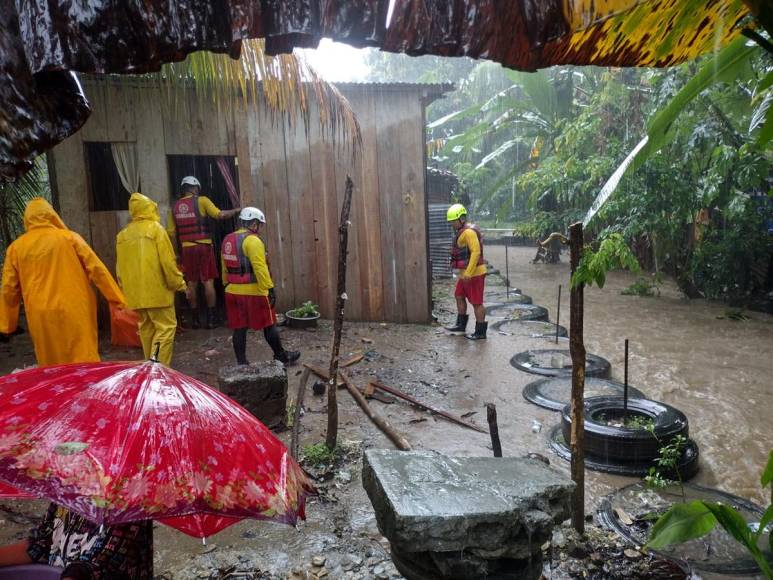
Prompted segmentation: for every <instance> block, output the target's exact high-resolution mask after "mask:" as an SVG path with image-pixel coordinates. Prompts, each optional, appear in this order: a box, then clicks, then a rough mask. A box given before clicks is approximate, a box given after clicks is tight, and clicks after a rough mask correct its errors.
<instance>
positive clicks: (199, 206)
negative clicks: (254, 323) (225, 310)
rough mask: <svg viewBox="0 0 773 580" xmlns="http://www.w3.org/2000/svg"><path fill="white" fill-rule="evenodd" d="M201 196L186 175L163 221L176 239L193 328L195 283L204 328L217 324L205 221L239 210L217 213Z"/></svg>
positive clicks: (196, 319) (212, 256) (214, 271)
mask: <svg viewBox="0 0 773 580" xmlns="http://www.w3.org/2000/svg"><path fill="white" fill-rule="evenodd" d="M200 194H201V183H199V180H198V179H196V178H195V177H193V176H192V175H189V176H187V177H184V178H183V180H182V183H180V198H179V199H178V200H177V201H176V202H175V204H174V205H173V206H172V211H171V212H170V214H169V220H168V221H167V227H166V229H167V232H168V233H169V237H170V238H171V239H175V237H177V240H178V245H179V247H180V258H181V262H182V271H183V274H184V275H185V281H186V282H187V283H188V292H187V295H188V300H189V302H190V306H191V317H192V324H193V328H199V326H201V323H200V322H199V308H198V306H199V305H198V295H199V284H200V283H201V284H203V285H204V297H205V299H206V301H207V328H215V327H216V326H217V324H218V322H217V315H216V310H215V306H216V300H217V296H216V294H215V278H217V277H218V270H217V262H216V261H215V252H214V250H213V248H212V234H211V233H210V231H209V224H208V223H207V220H208V219H216V220H224V219H229V218H231V217H233V216H235V215H236V214H237V213H239V209H240V208H238V207H237V208H236V209H229V210H220V209H219V208H218V207H217V206H215V204H214V203H212V200H210V199H209V198H208V197H205V196H203V195H200Z"/></svg>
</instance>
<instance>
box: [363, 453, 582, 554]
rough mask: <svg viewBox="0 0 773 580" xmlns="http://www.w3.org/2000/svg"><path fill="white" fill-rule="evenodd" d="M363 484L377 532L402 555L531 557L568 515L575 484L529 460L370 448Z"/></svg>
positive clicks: (540, 463)
mask: <svg viewBox="0 0 773 580" xmlns="http://www.w3.org/2000/svg"><path fill="white" fill-rule="evenodd" d="M362 480H363V486H364V487H365V490H366V492H367V493H368V497H369V498H370V501H371V503H372V504H373V507H374V509H375V511H376V520H377V523H378V527H379V530H380V531H381V533H382V534H383V535H384V536H386V538H387V539H388V540H389V541H390V542H391V543H392V544H393V545H394V546H395V547H396V548H397V549H398V551H400V552H401V553H411V552H453V551H457V552H461V551H468V552H471V553H474V554H475V555H476V556H478V557H481V558H515V559H523V558H531V557H532V556H534V555H535V554H537V553H538V552H539V549H540V546H541V544H542V543H544V542H545V541H547V540H548V539H549V538H550V533H551V531H552V528H553V525H554V524H557V523H559V522H562V521H563V520H565V519H567V518H568V517H569V516H570V513H571V512H570V505H571V503H570V502H571V494H572V492H573V490H574V483H573V482H572V481H571V480H569V479H568V478H567V477H566V476H564V475H563V474H561V473H560V472H558V471H556V470H555V469H552V468H551V467H549V466H547V465H545V464H544V463H542V462H541V461H538V460H536V459H528V458H493V457H446V456H444V455H440V454H437V453H432V452H421V451H416V452H407V453H406V452H400V451H391V450H379V449H373V450H369V451H367V452H366V453H365V456H364V459H363V471H362Z"/></svg>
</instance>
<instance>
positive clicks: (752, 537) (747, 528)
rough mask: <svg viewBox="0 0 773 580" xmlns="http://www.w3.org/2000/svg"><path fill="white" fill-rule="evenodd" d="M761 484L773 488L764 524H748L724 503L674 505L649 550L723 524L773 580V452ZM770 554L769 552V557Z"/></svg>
mask: <svg viewBox="0 0 773 580" xmlns="http://www.w3.org/2000/svg"><path fill="white" fill-rule="evenodd" d="M760 483H761V484H762V487H763V488H765V487H770V488H771V504H770V505H769V506H768V508H767V509H766V510H765V512H764V513H763V515H762V517H761V518H760V521H759V522H757V523H755V524H754V525H751V524H748V523H747V522H746V520H744V519H743V518H742V517H741V515H740V514H739V513H738V512H737V511H735V510H734V509H733V508H732V507H730V506H728V505H725V504H723V503H719V502H710V501H703V500H696V501H693V502H690V503H679V504H675V505H674V506H672V507H671V508H670V509H669V510H668V511H667V512H666V513H664V514H663V515H662V516H660V518H659V519H658V521H657V522H655V525H654V526H653V528H652V532H650V540H649V542H648V543H647V547H648V548H651V549H658V548H663V547H665V546H668V545H671V544H681V543H684V542H687V541H688V540H693V539H695V538H701V537H703V536H705V535H706V534H708V533H709V532H711V530H713V529H714V528H715V527H716V526H717V525H719V526H721V527H722V528H723V529H724V530H725V531H726V532H727V533H728V534H729V535H730V536H731V537H732V538H733V539H735V541H736V542H738V543H739V544H741V545H742V546H743V547H744V548H746V550H747V551H748V552H749V554H751V556H752V558H754V561H755V562H757V565H758V566H759V567H760V570H761V571H762V574H763V576H764V577H765V578H767V579H768V580H773V568H772V567H771V557H773V533H771V531H770V529H769V528H770V524H771V523H773V451H771V452H770V455H769V457H768V463H767V465H766V466H765V469H764V470H763V472H762V476H761V477H760ZM765 534H767V535H768V542H767V544H768V546H767V549H763V548H760V544H761V543H763V542H762V540H763V538H764V535H765ZM768 550H769V551H768ZM766 551H768V553H767V555H766V554H765V552H766Z"/></svg>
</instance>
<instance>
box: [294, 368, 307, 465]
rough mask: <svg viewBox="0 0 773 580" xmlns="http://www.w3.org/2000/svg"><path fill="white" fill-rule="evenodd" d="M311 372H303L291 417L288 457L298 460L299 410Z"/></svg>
mask: <svg viewBox="0 0 773 580" xmlns="http://www.w3.org/2000/svg"><path fill="white" fill-rule="evenodd" d="M309 375H311V370H309V369H308V368H306V369H304V370H303V375H301V382H300V384H299V385H298V394H297V395H295V414H294V415H293V436H292V438H291V439H290V455H292V456H293V458H294V459H298V435H299V432H300V428H301V408H302V407H303V396H304V395H305V394H306V383H308V382H309Z"/></svg>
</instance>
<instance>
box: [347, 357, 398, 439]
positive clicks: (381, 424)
mask: <svg viewBox="0 0 773 580" xmlns="http://www.w3.org/2000/svg"><path fill="white" fill-rule="evenodd" d="M339 376H340V377H341V378H342V379H343V381H344V384H345V385H346V390H347V391H349V394H350V395H351V396H352V397H353V398H354V400H355V401H357V404H358V405H359V406H360V408H361V409H362V410H363V411H364V412H365V414H366V415H367V416H368V418H369V419H370V420H371V421H373V423H374V424H375V425H376V426H377V427H378V428H379V429H381V431H382V432H383V433H384V435H386V436H387V437H389V439H390V440H391V441H392V443H394V444H395V447H397V448H398V449H400V450H401V451H410V450H411V444H410V443H408V440H407V439H406V438H405V437H404V436H403V435H401V434H400V433H398V432H397V431H396V430H395V428H394V427H392V425H390V424H389V422H387V420H386V419H384V418H383V417H382V416H381V415H378V414H376V413H374V412H373V409H371V408H370V405H368V402H367V401H366V400H365V397H363V396H362V393H360V390H359V389H358V388H357V387H356V386H355V385H354V384H353V383H352V381H351V380H350V379H349V377H348V376H346V374H345V373H344V372H343V371H341V372H340V373H339Z"/></svg>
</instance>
